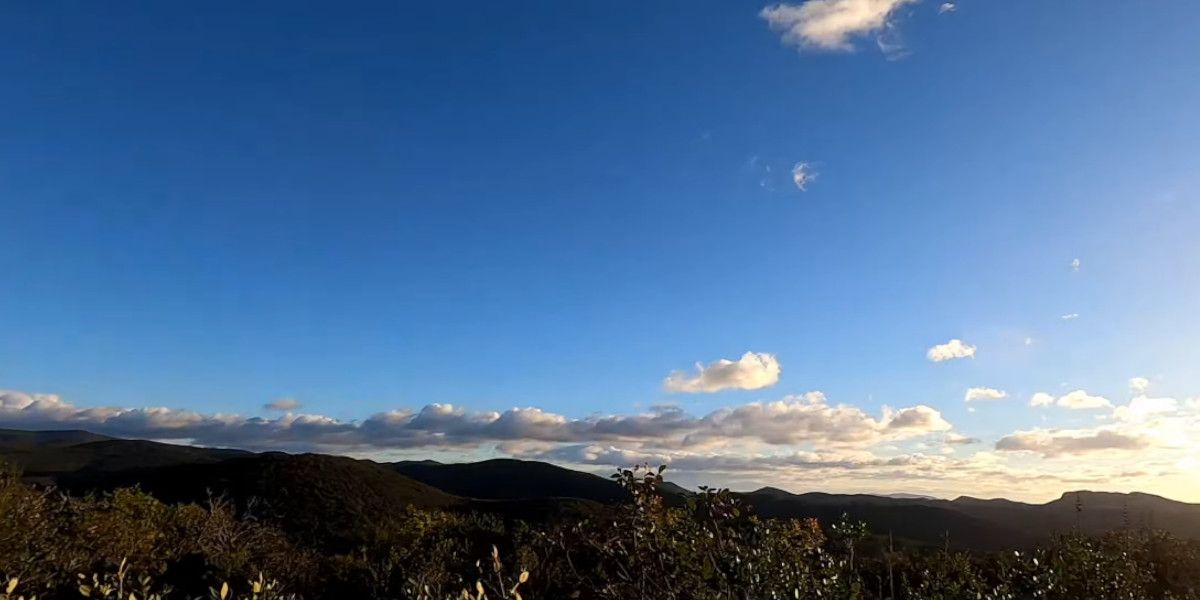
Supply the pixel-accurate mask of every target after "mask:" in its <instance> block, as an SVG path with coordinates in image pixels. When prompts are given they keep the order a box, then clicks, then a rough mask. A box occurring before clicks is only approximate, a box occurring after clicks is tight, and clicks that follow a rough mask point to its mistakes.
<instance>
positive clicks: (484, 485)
mask: <svg viewBox="0 0 1200 600" xmlns="http://www.w3.org/2000/svg"><path fill="white" fill-rule="evenodd" d="M390 466H391V467H392V469H394V470H395V471H396V472H397V473H400V474H402V475H405V476H407V477H411V478H413V479H415V480H417V481H420V482H422V483H426V484H428V485H431V486H433V487H436V488H438V489H440V490H442V491H445V492H448V493H451V494H454V495H456V496H464V497H468V498H480V499H485V500H527V499H533V498H578V499H583V500H591V501H593V502H599V503H602V504H609V503H612V502H617V501H619V500H621V499H622V498H623V497H624V493H623V492H622V491H621V487H620V486H619V485H617V484H616V483H615V482H613V481H612V480H609V479H605V478H603V477H600V476H599V475H593V474H591V473H583V472H580V471H573V470H571V469H564V468H562V467H559V466H556V465H552V464H549V463H543V462H534V461H527V460H513V459H506V458H497V459H492V460H485V461H481V462H474V463H437V462H431V461H412V462H398V463H392V464H391V465H390Z"/></svg>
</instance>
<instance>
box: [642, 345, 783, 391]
mask: <svg viewBox="0 0 1200 600" xmlns="http://www.w3.org/2000/svg"><path fill="white" fill-rule="evenodd" d="M780 370H781V369H780V365H779V360H778V359H776V358H775V355H773V354H767V353H765V352H747V353H745V354H743V355H742V357H741V358H740V359H738V360H730V359H727V358H722V359H720V360H717V361H715V362H712V363H709V364H708V366H704V365H703V364H701V363H696V374H695V375H693V376H690V377H689V376H688V375H687V374H686V373H684V372H682V371H675V372H673V373H671V374H670V375H669V376H667V378H666V380H664V381H663V387H664V388H665V389H666V390H667V391H668V392H675V393H680V392H682V393H688V394H695V393H702V392H703V393H711V392H720V391H723V390H758V389H762V388H765V387H770V386H772V385H775V384H776V383H779V373H780Z"/></svg>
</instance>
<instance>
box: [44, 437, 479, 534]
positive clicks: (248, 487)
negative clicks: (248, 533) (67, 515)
mask: <svg viewBox="0 0 1200 600" xmlns="http://www.w3.org/2000/svg"><path fill="white" fill-rule="evenodd" d="M59 483H60V485H62V486H63V487H64V488H66V489H68V490H72V491H75V492H84V491H97V490H111V489H115V488H119V487H132V486H137V487H140V488H141V489H142V490H144V491H146V492H148V493H150V494H151V495H153V496H155V497H157V498H159V499H160V500H163V501H166V502H196V503H201V504H203V503H205V502H207V501H208V499H209V498H210V497H224V498H226V499H228V500H230V501H233V502H235V503H236V504H237V505H238V506H239V507H240V508H241V509H242V510H245V511H248V512H250V513H251V514H254V515H256V516H259V517H262V518H265V519H268V520H270V521H273V522H275V523H277V524H279V525H280V526H281V527H282V528H283V529H284V530H285V531H287V532H289V533H291V534H293V535H296V536H297V537H299V538H300V539H302V540H303V541H305V542H308V543H315V544H318V545H321V546H324V547H330V548H336V549H340V550H347V549H351V548H353V547H355V546H356V545H357V544H360V543H363V542H365V541H369V540H370V541H377V540H379V539H380V538H379V535H381V534H382V533H383V532H387V531H389V530H391V529H393V527H392V526H393V525H398V524H400V523H402V521H403V519H404V508H405V507H407V506H415V507H420V508H455V507H464V506H465V505H466V501H465V500H463V499H462V498H458V497H455V496H452V495H450V494H447V493H445V492H443V491H441V490H438V489H435V488H432V487H430V486H427V485H425V484H423V483H420V482H418V481H414V480H412V479H409V478H407V477H404V476H403V475H400V474H398V473H396V472H394V471H392V470H391V469H388V468H386V467H383V466H381V465H379V464H377V463H374V462H371V461H365V460H355V459H352V458H346V457H340V456H326V455H322V454H299V455H290V454H283V453H278V452H269V453H265V454H251V455H247V456H239V457H234V458H229V459H227V460H224V461H221V462H209V463H193V464H176V465H171V466H162V467H151V468H144V469H131V470H126V471H118V472H98V471H80V472H77V473H72V474H67V475H64V476H62V477H60V478H59Z"/></svg>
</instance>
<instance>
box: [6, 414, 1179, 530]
mask: <svg viewBox="0 0 1200 600" xmlns="http://www.w3.org/2000/svg"><path fill="white" fill-rule="evenodd" d="M0 460H4V461H7V462H10V463H13V464H15V465H17V466H18V467H20V468H21V469H23V471H24V473H25V476H26V478H27V479H28V480H30V481H32V482H35V483H46V484H56V485H58V486H60V487H62V488H64V489H67V490H69V491H72V492H84V491H103V490H111V489H114V488H117V487H123V486H132V485H137V486H140V487H141V488H142V489H143V490H146V491H147V492H149V493H151V494H154V495H155V496H157V497H159V498H161V499H163V500H165V501H169V502H179V501H187V502H204V501H206V500H207V499H208V498H209V496H210V494H214V495H224V496H226V497H228V498H230V499H231V500H233V501H235V502H237V503H239V504H240V505H242V506H248V505H250V504H251V503H253V504H254V510H256V511H258V512H259V513H260V514H262V515H263V516H265V517H267V518H271V519H273V520H276V521H277V522H279V523H283V524H286V527H287V529H288V530H289V531H293V532H297V534H298V535H302V536H309V537H311V538H313V539H314V540H315V541H320V542H322V543H326V544H334V545H338V546H348V545H353V544H354V543H355V542H356V541H360V540H364V539H370V538H371V536H372V535H374V534H375V532H377V531H378V530H380V527H379V526H380V525H387V524H388V523H390V522H392V521H393V520H395V519H399V518H402V514H403V511H402V510H401V509H403V507H405V506H417V507H424V508H446V509H453V510H476V511H484V512H489V513H494V514H499V515H501V516H504V517H506V518H519V519H524V520H543V519H554V518H557V517H559V516H563V515H573V514H578V513H580V512H590V511H595V510H597V509H599V508H600V507H602V506H603V505H608V504H613V503H616V502H619V501H620V500H621V499H622V498H623V492H622V490H621V489H620V487H619V486H618V485H617V484H616V483H614V482H613V481H611V480H609V479H606V478H604V477H600V476H597V475H594V474H591V473H584V472H580V471H574V470H571V469H567V468H563V467H560V466H556V465H552V464H547V463H541V462H534V461H521V460H511V459H493V460H485V461H481V462H474V463H438V462H434V461H406V462H397V463H375V462H372V461H367V460H355V459H351V458H345V457H337V456H327V455H320V454H299V455H291V454H284V453H279V452H269V453H261V454H255V453H250V452H245V451H240V450H226V449H213V448H198V447H193V446H183V445H175V444H164V443H158V442H149V441H142V440H121V439H115V438H110V437H106V436H100V435H96V434H92V433H88V432H84V431H42V432H25V431H15V430H0ZM662 489H663V491H664V493H665V494H666V495H667V496H668V498H669V499H670V501H671V502H676V503H678V502H681V501H682V499H683V498H684V497H685V496H686V495H688V494H690V493H691V492H688V491H687V490H685V489H683V488H681V487H679V486H677V485H675V484H672V483H667V484H664V486H663V488H662ZM739 496H741V497H742V498H743V499H744V500H745V501H746V502H747V503H748V504H750V505H751V506H752V507H753V508H754V509H755V511H756V512H757V513H758V514H759V515H761V516H763V517H765V518H791V517H816V518H817V519H819V520H821V522H823V523H832V522H835V521H837V520H838V519H839V518H840V517H841V516H842V515H843V514H846V515H849V516H850V517H852V518H855V519H860V520H863V521H866V522H867V523H868V525H869V526H870V527H871V529H872V530H873V531H875V532H877V533H880V534H886V533H890V534H892V535H893V536H894V537H895V538H896V539H898V540H902V541H906V542H909V543H914V544H919V545H939V546H940V545H942V544H946V543H949V544H950V545H951V546H953V547H956V548H963V549H972V550H994V549H1005V548H1023V547H1028V546H1031V545H1033V544H1035V543H1037V542H1038V541H1041V540H1044V539H1045V538H1046V537H1047V536H1050V535H1052V534H1054V533H1055V532H1066V531H1071V530H1074V529H1076V528H1078V529H1079V530H1081V531H1084V532H1087V533H1099V532H1103V531H1108V530H1113V529H1119V528H1122V527H1130V528H1136V527H1156V528H1161V529H1165V530H1168V531H1170V532H1172V533H1174V534H1176V535H1178V536H1181V537H1185V538H1192V539H1200V505H1197V504H1187V503H1183V502H1176V501H1173V500H1169V499H1166V498H1162V497H1159V496H1153V495H1149V494H1137V493H1134V494H1113V493H1101V492H1086V491H1084V492H1070V493H1067V494H1064V495H1063V496H1062V497H1061V498H1059V499H1057V500H1054V501H1052V502H1048V503H1045V504H1027V503H1022V502H1014V501H1011V500H1004V499H978V498H971V497H965V496H964V497H960V498H956V499H954V500H942V499H934V498H926V497H907V496H901V497H895V496H874V495H866V494H826V493H820V492H809V493H804V494H793V493H791V492H788V491H785V490H781V489H777V488H762V489H759V490H755V491H753V492H747V493H741V494H739Z"/></svg>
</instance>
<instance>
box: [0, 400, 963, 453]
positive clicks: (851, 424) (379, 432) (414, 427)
mask: <svg viewBox="0 0 1200 600" xmlns="http://www.w3.org/2000/svg"><path fill="white" fill-rule="evenodd" d="M0 426H13V427H20V428H24V429H62V428H80V429H87V430H89V431H93V432H96V433H102V434H108V435H115V436H120V437H132V438H143V439H186V440H192V441H194V442H195V443H197V444H201V445H209V446H231V447H240V448H252V449H301V450H308V449H317V450H320V449H324V450H329V451H342V452H349V451H366V450H371V449H375V450H380V449H404V448H438V447H445V448H477V447H479V446H480V445H481V444H485V443H501V442H544V443H550V444H580V443H600V442H613V441H623V442H625V443H627V444H634V445H638V446H646V447H657V448H698V447H703V448H715V447H722V446H734V447H745V446H746V444H748V443H760V444H767V445H781V444H788V445H793V444H819V445H826V446H865V445H871V444H876V443H879V442H881V441H884V440H904V439H910V438H913V437H918V436H922V435H926V434H930V433H937V432H946V431H950V430H951V429H952V427H951V425H950V423H948V422H947V421H946V420H945V419H944V418H943V417H942V415H941V413H939V412H938V411H937V410H934V409H932V408H929V407H927V406H913V407H908V408H901V409H896V410H893V409H884V411H883V415H882V418H878V419H877V418H873V417H872V416H870V415H869V414H867V413H866V412H864V411H863V410H861V409H859V408H857V407H853V406H847V405H843V404H838V405H830V404H829V403H828V402H827V400H826V398H825V395H824V394H822V393H820V392H809V393H807V394H804V395H802V396H789V397H786V398H784V399H782V400H779V401H776V402H767V403H761V402H755V403H750V404H743V405H738V406H732V407H726V408H721V409H717V410H714V411H712V412H710V413H708V414H706V415H704V416H701V417H696V416H692V415H689V414H687V413H685V412H684V411H683V410H682V409H681V408H679V407H676V406H656V407H653V408H652V409H651V410H650V411H649V412H646V413H642V414H632V415H620V414H614V415H600V416H591V417H586V418H570V417H567V416H564V415H559V414H555V413H551V412H548V411H545V410H542V409H540V408H536V407H526V408H519V407H518V408H511V409H508V410H506V411H503V412H495V411H474V412H473V411H468V410H466V409H464V408H462V407H458V406H454V405H450V404H429V405H426V406H425V407H423V408H421V409H420V410H417V411H411V410H394V411H390V412H385V413H377V414H374V415H371V416H369V417H368V418H366V419H365V420H363V421H361V422H354V421H339V420H337V419H333V418H330V417H325V416H321V415H310V414H293V413H288V414H286V415H282V416H280V417H277V418H274V419H264V418H259V417H250V418H247V417H241V416H238V415H229V414H201V413H197V412H194V411H188V410H180V409H172V408H163V407H159V408H120V407H102V408H82V407H77V406H75V405H73V404H70V403H68V402H65V401H63V400H62V399H61V398H59V397H58V396H55V395H52V394H25V393H22V392H3V391H0Z"/></svg>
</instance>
